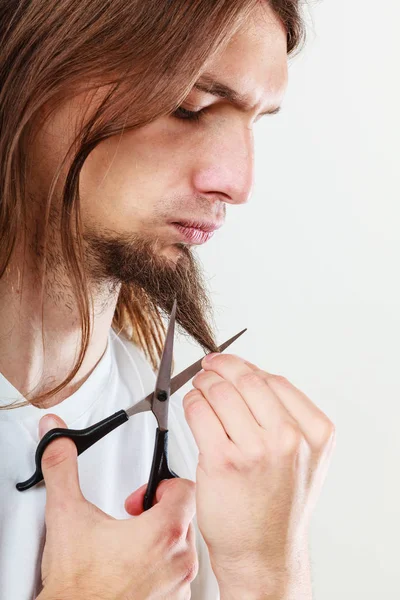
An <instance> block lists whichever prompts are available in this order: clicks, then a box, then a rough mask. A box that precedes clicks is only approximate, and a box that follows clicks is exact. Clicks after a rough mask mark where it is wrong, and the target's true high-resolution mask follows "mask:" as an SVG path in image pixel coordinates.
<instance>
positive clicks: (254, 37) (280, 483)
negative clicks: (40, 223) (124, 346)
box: [0, 7, 334, 600]
mask: <svg viewBox="0 0 400 600" xmlns="http://www.w3.org/2000/svg"><path fill="white" fill-rule="evenodd" d="M207 70H208V72H212V73H213V74H214V75H215V77H216V78H218V79H219V80H220V81H223V82H224V83H226V84H228V85H230V86H231V87H233V88H234V89H236V90H238V91H239V92H241V93H242V94H246V95H248V96H249V99H250V102H251V104H252V109H251V110H249V111H248V112H247V113H244V112H241V111H240V110H239V109H238V108H236V107H234V106H233V105H231V104H230V103H229V102H227V101H226V100H222V99H217V98H215V97H214V96H211V95H209V94H205V93H203V92H199V91H197V90H193V91H192V92H191V93H190V95H189V97H188V98H187V101H186V102H185V104H184V107H185V108H186V109H189V110H194V109H199V108H202V107H208V113H207V114H206V115H205V116H204V120H203V121H201V122H200V123H199V124H195V123H190V122H186V121H182V120H179V119H177V118H176V117H174V116H167V117H163V118H161V119H158V120H157V121H155V122H154V123H152V124H150V125H148V126H146V127H144V128H143V129H141V130H138V131H135V132H128V133H126V134H124V136H123V137H122V138H121V139H120V138H118V139H110V140H107V141H105V142H104V143H102V144H101V145H100V146H99V147H98V148H96V149H95V151H94V152H93V153H92V154H91V155H90V156H89V158H88V160H87V162H86V163H85V166H84V169H83V172H82V177H81V191H82V199H83V203H82V215H83V220H84V223H85V224H86V225H87V226H90V227H91V228H94V229H101V228H102V227H105V226H106V227H109V228H111V229H113V230H115V231H117V232H120V233H134V232H136V231H138V232H139V231H140V232H142V233H147V234H148V235H151V236H154V238H157V248H158V252H159V254H160V256H165V257H167V258H168V259H169V260H171V261H177V260H179V246H177V245H176V244H177V242H178V241H179V239H178V238H177V234H176V232H175V230H173V229H172V228H171V227H170V226H169V225H168V221H169V220H177V219H180V220H184V219H189V218H193V217H194V216H195V217H196V218H197V219H202V218H203V219H207V220H222V219H223V217H224V214H225V207H226V205H230V204H242V203H245V202H247V201H248V199H249V197H250V193H251V189H252V183H253V131H252V128H253V125H254V123H255V121H256V120H257V117H258V115H259V114H260V113H261V112H264V111H265V110H267V109H269V108H272V107H275V106H278V105H279V104H280V103H281V101H282V98H283V95H284V91H285V88H286V84H287V57H286V38H285V32H284V30H283V28H282V26H281V25H280V24H279V22H278V21H277V19H276V18H275V16H274V15H273V13H272V12H271V10H270V9H269V8H268V7H267V8H266V7H263V8H262V9H261V8H260V9H259V10H258V11H257V12H256V13H255V14H254V18H252V19H251V20H250V21H249V22H248V24H247V26H246V27H244V28H242V29H241V30H240V32H238V33H237V35H236V36H235V38H234V39H233V40H232V42H231V43H230V44H229V45H228V46H227V47H226V48H225V49H224V51H223V53H221V54H220V55H219V56H218V57H216V59H215V60H214V61H213V62H212V63H211V64H209V65H208V69H207ZM82 101H83V99H82V98H77V99H76V100H75V101H72V102H70V103H69V104H68V105H66V106H65V107H64V108H63V109H61V110H60V111H59V112H58V113H57V114H56V115H55V116H54V117H53V118H52V121H51V122H50V123H48V124H47V125H46V127H45V128H44V129H43V130H42V131H41V132H40V136H39V138H38V140H39V142H40V143H38V144H37V146H35V153H36V156H35V158H36V161H35V171H32V186H33V188H32V191H33V193H34V194H39V193H40V192H42V193H43V191H45V190H46V188H47V187H48V185H49V177H50V174H51V173H52V172H53V171H54V168H55V164H56V163H57V162H58V161H57V159H58V158H59V157H60V156H61V155H62V153H63V151H65V147H66V144H67V142H68V141H69V137H70V135H71V132H72V131H73V126H74V124H75V122H76V118H77V115H79V111H80V108H81V106H80V102H82ZM61 132H62V135H61ZM155 168H157V177H154V169H155ZM132 190H135V193H132ZM94 199H95V201H94ZM18 259H21V254H20V253H19V254H18V253H17V255H16V260H15V262H14V265H13V266H14V267H15V266H16V265H17V266H18ZM17 272H18V271H17V270H15V269H14V270H11V275H10V277H9V280H8V287H7V288H6V289H4V290H0V292H2V291H4V295H3V293H0V298H3V301H1V306H0V315H1V317H0V318H1V321H0V332H1V333H4V332H6V333H7V334H8V335H9V339H10V343H9V344H8V350H7V352H8V354H7V355H6V356H5V357H4V359H3V360H2V365H1V367H2V372H3V373H4V374H5V376H6V377H7V378H8V379H9V380H10V381H11V382H12V383H13V384H14V385H16V387H17V388H18V389H20V390H23V389H25V387H26V386H28V387H29V385H31V384H32V383H33V382H34V381H35V377H34V374H35V369H36V368H38V367H43V368H44V369H45V372H46V373H47V372H48V373H51V372H52V373H54V372H56V373H61V374H64V372H63V369H62V365H67V367H68V368H69V366H70V364H71V361H72V357H73V351H74V349H75V343H76V336H77V330H76V319H75V315H74V313H73V311H71V310H67V309H66V307H65V297H64V296H63V294H66V293H67V292H66V291H65V289H64V290H63V288H62V286H61V285H60V283H62V277H61V276H60V279H61V281H59V282H58V285H60V288H59V291H60V290H63V294H62V293H61V291H60V294H59V295H58V296H57V294H56V290H53V294H52V295H50V296H49V297H47V298H46V300H45V312H46V327H47V328H48V331H47V334H46V335H47V337H46V340H47V341H48V344H49V358H48V359H47V360H46V361H44V358H43V353H42V348H41V339H40V335H39V334H38V333H37V331H36V329H35V327H34V325H35V323H36V321H37V311H38V304H37V302H38V300H39V299H38V298H37V296H36V295H35V289H34V286H33V281H32V280H30V278H29V276H28V277H27V279H26V282H24V284H23V285H24V286H25V287H24V289H23V294H21V290H20V288H19V287H18V286H19V283H18V281H17V279H16V278H15V279H14V280H13V279H12V277H13V275H12V273H14V276H15V277H16V276H17V275H16V274H17ZM61 275H62V274H61ZM10 278H11V279H10ZM10 283H11V284H12V285H10ZM0 285H2V284H1V283H0ZM29 286H31V287H29ZM16 289H18V290H19V297H18V302H16V298H17V297H16V296H15V294H16V291H15V290H16ZM6 292H7V293H6ZM107 292H108V288H107V286H105V288H104V289H103V290H101V289H99V291H98V294H99V295H98V301H99V302H100V301H104V296H105V295H106V294H107ZM12 294H14V296H12ZM10 295H11V298H10ZM28 295H29V302H28V301H27V297H28ZM7 298H8V299H7ZM55 298H57V299H58V300H57V301H55V300H54V299H55ZM6 299H7V301H6ZM10 299H11V301H10ZM116 300H117V291H115V292H114V296H113V297H109V298H108V299H107V306H106V309H105V310H103V311H102V313H101V314H100V315H97V316H96V317H95V322H94V335H93V338H92V340H91V344H90V347H89V352H88V355H87V359H86V361H85V363H84V365H83V368H82V369H81V372H80V377H79V378H78V379H77V380H76V381H75V382H74V385H76V386H79V385H80V383H82V381H83V380H84V378H85V377H87V376H88V374H90V372H91V370H92V369H93V367H94V366H95V364H96V363H97V361H98V359H99V358H100V356H101V354H102V352H103V351H104V348H105V345H106V338H107V334H108V330H109V327H110V325H111V320H112V315H113V312H114V308H115V303H116ZM18 311H19V312H18ZM17 316H18V319H19V320H20V322H21V323H24V328H19V327H18V326H17V325H15V324H16V323H17V321H18V319H17ZM10 323H14V327H13V328H12V329H11V332H10V327H9V324H10ZM26 323H32V326H31V327H25V324H26ZM50 331H51V332H52V333H50ZM13 365H15V367H14V366H13ZM73 389H74V388H73V386H72V387H71V386H70V387H69V388H67V390H66V396H68V395H69V394H70V393H72V391H73ZM66 396H65V397H66ZM62 399H63V398H62V397H60V396H59V397H57V398H56V399H55V400H54V403H55V404H56V403H58V402H60V401H61V400H62ZM184 410H185V416H186V419H187V421H188V424H189V426H190V428H191V430H192V433H193V435H194V438H195V440H196V443H197V445H198V447H199V451H200V456H199V465H198V469H197V475H196V489H195V487H194V485H193V486H192V487H190V486H189V487H188V483H189V482H185V481H184V480H174V481H171V482H168V483H166V482H164V483H163V484H162V486H167V485H168V486H170V489H171V490H172V492H173V493H174V494H175V495H176V496H175V498H176V499H177V500H175V501H176V502H178V503H180V504H181V505H182V506H186V508H187V510H184V511H183V513H184V514H182V515H181V517H180V518H179V519H178V521H179V523H178V524H177V523H176V522H172V523H171V519H169V518H168V517H170V516H171V515H170V513H168V503H167V502H164V503H163V502H162V497H161V495H160V494H161V492H159V495H158V498H157V499H158V503H157V504H156V505H155V506H154V507H153V508H152V509H150V511H149V512H148V513H145V514H142V511H141V506H142V501H143V494H144V488H140V489H139V490H136V491H135V492H134V493H133V494H132V495H131V496H129V497H128V498H127V500H126V503H125V507H126V510H127V512H128V513H129V514H130V515H132V516H133V519H130V520H127V521H114V520H113V519H111V517H109V516H108V515H105V513H102V512H101V511H98V509H97V507H94V506H93V505H90V503H88V502H87V501H86V500H85V499H84V498H83V496H82V493H81V492H80V488H79V481H78V475H77V465H76V450H75V446H74V445H73V443H72V442H70V440H66V439H64V440H63V439H61V440H58V441H55V442H53V443H52V444H51V445H50V446H49V447H48V448H47V450H46V452H45V454H44V457H43V462H42V464H43V473H44V478H45V481H46V487H47V492H48V500H47V505H46V527H47V532H48V534H47V540H46V547H45V554H44V561H43V564H42V574H43V579H44V586H45V587H44V591H43V592H42V593H41V595H40V600H46V599H50V598H51V599H52V600H56V598H57V597H60V598H61V597H62V598H63V599H64V600H68V598H73V597H74V594H75V598H76V597H77V595H78V591H79V593H80V597H86V598H90V593H93V592H95V593H94V596H93V597H96V598H103V599H104V600H108V598H110V599H111V598H114V599H116V598H120V599H121V600H122V599H124V600H129V598H131V597H133V595H132V594H133V593H134V592H136V595H135V596H134V597H135V598H143V599H144V598H157V597H162V596H158V595H157V594H160V593H161V591H164V592H165V593H166V594H167V597H169V598H189V595H188V580H190V577H193V574H194V573H195V572H196V564H195V559H194V557H193V539H192V537H191V536H192V534H191V533H190V531H191V530H190V521H191V518H192V512H191V510H192V509H191V507H192V506H193V499H194V497H195V500H196V509H197V517H198V523H199V527H200V530H201V532H202V534H203V536H204V539H205V541H206V543H207V545H208V549H209V552H210V558H211V562H212V566H213V569H214V572H215V574H216V576H217V579H218V582H219V585H220V590H221V598H222V599H223V600H234V599H236V598H237V599H239V598H240V599H243V598H244V597H246V598H247V599H249V600H251V599H253V598H254V599H256V598H264V599H267V600H277V599H278V598H279V600H294V599H296V600H310V599H311V583H310V571H309V560H308V548H307V540H308V524H309V518H310V516H311V512H312V509H313V507H314V504H315V501H316V498H317V496H318V493H319V490H320V488H321V486H322V483H323V480H324V476H325V473H326V469H327V465H328V462H329V457H330V454H331V451H332V448H333V441H334V428H333V425H332V423H331V422H330V421H329V419H328V418H327V417H326V416H325V415H324V414H323V413H322V412H321V411H320V410H319V409H318V408H317V407H316V406H315V405H314V404H313V403H312V402H311V400H310V399H308V398H307V397H306V396H305V395H304V394H303V393H302V392H301V391H300V390H297V389H296V388H295V387H294V386H293V385H292V384H290V383H289V382H288V381H287V380H285V379H284V378H282V377H278V376H275V375H272V374H269V373H268V372H266V371H264V370H261V369H259V368H258V367H257V366H255V365H253V364H251V363H248V362H247V361H245V360H244V359H242V358H239V357H237V356H234V355H221V356H219V355H217V356H215V357H212V358H211V360H209V361H204V362H203V371H202V372H201V373H200V374H199V375H198V376H197V377H196V378H195V379H194V380H193V390H192V391H191V392H189V393H188V394H187V395H186V396H185V398H184ZM43 421H45V419H43V420H42V422H41V424H42V425H43V424H44V423H43ZM52 426H66V424H65V423H60V421H59V420H58V421H57V422H56V425H54V424H53V425H50V427H52ZM41 433H42V434H43V433H44V431H42V432H41ZM66 482H67V483H66ZM185 486H186V487H185ZM160 488H161V486H160ZM58 489H61V490H62V492H63V493H60V494H57V490H58ZM49 492H50V493H49ZM172 492H171V493H172ZM178 499H179V501H178ZM60 506H61V510H60ZM150 515H151V518H150ZM143 523H145V525H146V526H145V525H143ZM160 524H162V525H163V527H162V526H161V525H160ZM128 528H132V535H135V536H136V535H137V534H134V533H133V532H134V531H140V538H139V539H143V544H144V545H145V546H144V547H147V546H146V544H147V543H149V544H150V546H151V543H150V542H151V540H153V539H154V536H155V537H157V532H158V536H159V538H158V539H160V540H161V541H160V544H161V548H165V547H169V548H171V539H172V540H175V542H176V543H179V544H181V551H182V552H183V553H184V555H185V561H184V563H185V568H184V569H183V570H182V569H175V568H174V567H173V565H176V560H178V559H177V555H176V553H175V554H174V553H173V552H172V553H171V552H170V553H169V554H168V556H167V555H166V553H165V552H163V551H161V553H160V554H161V556H162V560H164V561H165V564H166V565H167V566H168V568H164V570H163V572H164V573H169V574H171V573H174V574H173V576H172V575H171V577H170V578H169V579H168V577H167V575H166V576H165V578H164V580H163V581H161V580H160V581H158V580H157V582H153V583H154V586H155V587H153V588H152V589H151V590H150V589H147V588H146V585H147V584H146V581H148V580H146V578H145V580H144V583H143V588H142V589H141V591H140V593H139V592H138V588H137V587H136V588H135V583H137V582H136V581H135V579H137V577H139V576H140V574H141V573H148V571H147V570H146V569H147V568H148V566H149V565H148V564H147V563H146V564H145V563H143V562H140V561H141V560H142V558H143V556H142V554H140V556H135V555H134V554H132V552H133V550H132V543H131V539H132V538H131V537H130V535H129V534H128V533H127V532H128ZM135 528H137V529H136V530H135ZM82 529H83V530H85V531H87V532H88V535H85V536H83V539H82V544H80V545H79V552H78V551H77V546H76V544H74V543H73V540H70V539H69V537H68V532H69V531H76V530H82ZM171 532H172V533H171ZM174 532H175V533H174ZM176 532H178V534H177V533H176ZM60 536H61V537H60ZM163 536H166V538H164V537H163ZM171 536H172V537H171ZM60 539H62V540H63V543H62V544H61V543H60ZM149 540H150V541H149ZM168 540H169V541H168ZM116 541H117V542H118V543H117V544H116ZM163 543H164V544H165V545H166V546H162V544H163ZM176 543H174V544H172V546H174V547H176ZM115 548H118V552H121V555H122V556H123V557H124V560H123V561H122V566H121V569H120V570H119V571H118V574H117V576H116V577H115V578H113V579H112V578H111V579H110V577H108V576H107V574H108V571H107V565H109V564H111V563H113V562H114V560H113V557H114V555H113V552H114V551H115ZM94 549H95V550H96V553H95V557H96V561H95V562H94V563H90V562H88V560H87V557H88V556H92V555H93V551H94ZM130 552H131V553H130ZM145 554H147V553H145ZM140 557H142V558H140ZM138 565H139V566H138ZM164 566H165V565H164ZM60 573H61V574H62V577H60ZM185 573H186V575H185ZM188 573H191V575H190V577H187V574H188ZM150 579H151V578H150ZM103 584H104V585H103ZM105 584H107V585H105ZM96 586H98V587H97V588H96ZM168 586H169V587H168ZM71 590H74V592H73V593H72V592H71ZM167 590H168V591H167ZM171 590H174V591H173V592H172V591H171ZM152 594H153V595H152Z"/></svg>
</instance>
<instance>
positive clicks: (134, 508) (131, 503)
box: [124, 483, 147, 516]
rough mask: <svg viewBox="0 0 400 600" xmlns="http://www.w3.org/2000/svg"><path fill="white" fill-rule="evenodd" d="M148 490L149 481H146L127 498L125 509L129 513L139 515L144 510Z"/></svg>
mask: <svg viewBox="0 0 400 600" xmlns="http://www.w3.org/2000/svg"><path fill="white" fill-rule="evenodd" d="M146 490H147V483H144V484H143V485H141V486H140V488H138V489H137V490H135V491H134V492H132V494H130V495H129V496H128V497H127V499H126V500H125V505H124V506H125V510H126V512H127V513H128V514H129V515H132V516H138V515H141V514H142V512H144V509H143V501H144V496H145V493H146Z"/></svg>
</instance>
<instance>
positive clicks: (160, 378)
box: [155, 300, 176, 401]
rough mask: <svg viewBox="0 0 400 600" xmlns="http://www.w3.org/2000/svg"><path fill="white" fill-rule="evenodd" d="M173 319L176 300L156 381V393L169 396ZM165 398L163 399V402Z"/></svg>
mask: <svg viewBox="0 0 400 600" xmlns="http://www.w3.org/2000/svg"><path fill="white" fill-rule="evenodd" d="M175 317H176V300H175V301H174V305H173V307H172V311H171V316H170V319H169V324H168V329H167V335H166V336H165V343H164V348H163V353H162V356H161V361H160V368H159V369H158V375H157V381H156V388H155V389H156V392H157V391H162V392H166V393H167V394H168V395H169V389H170V385H171V370H172V357H173V348H174V332H175ZM166 399H167V398H163V401H165V400H166Z"/></svg>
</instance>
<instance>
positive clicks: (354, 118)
mask: <svg viewBox="0 0 400 600" xmlns="http://www.w3.org/2000/svg"><path fill="white" fill-rule="evenodd" d="M311 14H312V17H313V24H312V25H311V30H310V33H309V41H308V44H307V46H306V48H305V50H304V51H303V53H302V54H301V55H300V56H299V57H298V58H296V59H295V60H293V61H292V62H291V66H290V70H289V88H288V92H287V95H286V98H285V101H284V104H283V110H282V113H281V114H280V115H277V116H273V117H270V118H268V117H267V118H264V119H263V120H261V121H260V122H259V123H257V125H256V126H255V148H256V172H255V177H256V180H255V188H254V192H253V196H252V199H251V201H250V203H249V204H247V205H244V206H235V207H229V209H228V214H227V222H226V225H225V227H224V228H223V229H222V230H220V231H219V232H218V233H217V234H216V235H215V237H214V238H213V239H212V240H210V241H209V242H208V243H207V244H206V245H205V246H204V247H203V248H201V249H200V251H199V256H200V258H201V259H202V262H203V264H204V265H205V269H206V273H207V279H208V282H209V287H210V288H211V290H212V297H213V301H214V305H215V315H216V322H217V325H218V332H219V333H218V341H219V342H222V341H224V340H225V339H226V338H228V337H230V336H231V335H233V334H234V333H236V332H237V331H239V330H240V329H242V328H243V327H248V332H247V333H246V334H245V335H244V336H243V337H242V338H241V340H240V341H238V342H236V343H235V345H234V346H232V352H234V353H235V354H239V355H241V356H243V357H245V358H247V359H249V360H250V361H252V362H255V363H256V364H258V365H259V366H260V367H262V368H264V369H266V370H267V371H270V372H272V373H279V374H282V375H285V376H286V377H287V378H288V379H289V380H291V381H292V382H293V383H294V384H295V385H296V386H297V387H299V388H300V389H302V390H303V391H304V392H305V393H306V394H307V395H308V396H309V397H310V398H311V399H312V400H313V401H314V402H315V403H316V404H317V405H318V406H319V407H320V408H321V409H322V410H323V411H324V412H325V413H326V414H327V415H328V416H329V417H330V418H331V419H332V420H333V422H334V423H335V425H336V429H337V446H336V450H335V453H334V456H333V459H332V462H331V467H330V470H329V472H328V476H327V479H326V482H325V485H324V487H323V491H322V494H321V496H320V499H319V503H318V506H317V509H316V512H315V513H314V518H313V522H312V535H311V553H312V571H313V582H314V593H315V598H316V599H317V600H338V599H340V600H377V599H378V598H379V599H381V598H382V599H385V600H394V599H398V598H400V436H399V435H398V432H399V426H400V384H399V375H398V374H399V364H400V349H399V339H400V286H399V279H400V275H399V265H400V222H399V221H400V218H399V217H400V208H399V200H400V197H399V191H398V190H399V167H398V154H399V129H400V128H399V121H400V118H399V114H398V111H399V110H400V97H399V96H400V94H399V82H398V79H399V64H398V63H399V58H400V52H399V48H398V43H397V41H396V38H398V36H399V33H398V32H399V27H400V5H399V3H398V2H397V0H387V1H386V2H382V3H376V2H372V1H370V0H364V1H361V0H352V1H351V2H344V1H341V0H335V2H332V1H330V0H325V1H323V2H319V3H317V4H315V3H314V4H313V7H312V10H311ZM201 354H202V352H201V350H200V349H199V347H198V346H196V345H195V344H194V343H193V342H192V343H189V342H188V341H186V340H185V339H184V338H180V342H179V344H178V348H177V354H176V371H177V370H178V369H180V368H183V367H184V366H186V365H187V364H188V363H189V362H190V361H191V360H194V359H195V358H197V357H199V356H201ZM186 389H189V387H188V386H187V388H185V391H186Z"/></svg>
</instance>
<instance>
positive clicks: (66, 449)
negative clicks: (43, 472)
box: [42, 438, 75, 469]
mask: <svg viewBox="0 0 400 600" xmlns="http://www.w3.org/2000/svg"><path fill="white" fill-rule="evenodd" d="M71 444H72V445H73V446H74V447H75V444H74V443H73V442H72V441H71V440H68V439H65V438H63V439H60V440H55V441H53V442H52V443H51V444H50V445H49V446H48V447H47V448H46V449H45V451H44V453H43V456H42V465H43V466H44V467H45V468H46V469H52V468H54V467H57V466H58V465H59V464H61V463H63V462H64V461H65V460H67V459H68V458H69V457H70V455H71Z"/></svg>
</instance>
